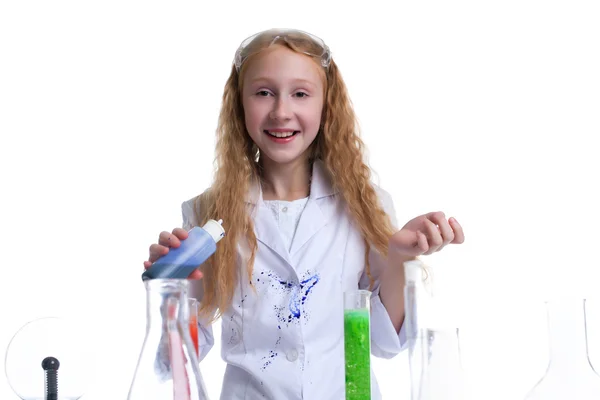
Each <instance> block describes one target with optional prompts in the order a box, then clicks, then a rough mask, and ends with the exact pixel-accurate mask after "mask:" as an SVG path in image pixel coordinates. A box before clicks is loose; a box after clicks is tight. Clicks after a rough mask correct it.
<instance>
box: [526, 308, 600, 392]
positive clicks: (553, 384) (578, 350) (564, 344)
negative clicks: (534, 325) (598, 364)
mask: <svg viewBox="0 0 600 400" xmlns="http://www.w3.org/2000/svg"><path fill="white" fill-rule="evenodd" d="M546 312H547V320H548V335H549V344H550V348H549V352H550V354H549V355H550V360H549V362H548V368H547V369H546V373H545V375H544V376H543V377H542V379H540V380H539V381H538V383H537V384H536V385H535V386H534V387H533V389H532V390H531V391H530V392H529V393H528V394H527V396H526V397H525V399H526V400H558V399H561V400H562V399H577V400H588V399H590V400H591V399H600V377H599V376H598V374H597V373H596V371H595V370H594V368H593V367H592V365H591V364H590V360H589V357H588V339H587V326H586V299H556V300H550V301H547V302H546Z"/></svg>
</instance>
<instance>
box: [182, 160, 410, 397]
mask: <svg viewBox="0 0 600 400" xmlns="http://www.w3.org/2000/svg"><path fill="white" fill-rule="evenodd" d="M375 189H376V190H377V193H378V195H379V198H380V201H381V203H382V205H383V207H384V209H385V211H386V212H387V213H388V215H389V216H390V218H391V220H392V224H393V225H394V227H397V222H396V216H395V211H394V206H393V203H392V200H391V197H390V195H389V194H388V193H387V192H385V191H384V190H382V189H381V188H379V187H377V186H375ZM246 201H247V204H248V207H249V210H250V211H251V212H252V213H253V214H252V215H253V217H254V218H253V220H254V224H255V232H256V237H257V240H258V252H257V254H256V259H255V264H254V272H253V274H252V282H253V285H254V287H255V288H256V293H255V292H254V291H253V288H252V287H251V286H250V285H249V282H248V275H247V272H246V270H245V263H242V261H241V260H245V258H244V257H247V255H248V250H247V248H244V246H242V245H240V246H238V255H239V257H238V265H239V266H240V268H239V271H240V272H239V276H240V279H239V283H238V285H237V287H236V289H235V293H234V296H233V303H232V306H231V307H230V309H229V310H226V311H225V312H224V313H223V316H222V318H221V323H222V349H221V356H222V358H223V360H224V361H225V362H226V363H227V367H226V371H225V376H224V381H223V388H222V392H221V399H227V400H238V399H240V400H241V399H248V400H254V399H273V400H295V399H309V400H341V399H343V398H344V386H345V375H344V374H345V372H344V371H345V369H344V325H343V293H344V291H345V290H355V289H357V288H361V289H368V286H369V280H368V278H367V276H366V273H365V272H364V268H365V265H364V254H365V253H364V251H365V246H364V243H363V239H362V238H361V235H360V232H359V231H358V230H357V229H356V227H355V226H354V225H353V222H352V221H351V219H350V217H349V214H348V213H347V211H346V210H345V203H344V201H343V200H342V199H341V196H340V195H339V194H338V193H335V192H334V190H333V189H332V185H331V181H330V179H329V175H328V174H327V171H326V168H325V167H324V164H323V163H322V162H321V161H316V162H315V163H314V168H313V179H312V186H311V193H310V195H309V200H308V203H307V205H306V208H305V210H304V212H303V214H302V216H301V217H300V221H299V223H298V228H297V231H296V234H295V236H294V239H293V242H292V245H291V250H290V251H288V248H286V246H285V245H284V242H283V239H282V238H281V236H280V234H279V231H278V227H277V224H276V221H275V218H274V216H273V214H272V213H271V211H270V210H269V209H268V208H267V207H266V206H265V205H264V203H263V201H262V193H261V190H260V186H259V185H255V186H254V187H253V188H252V189H251V191H250V193H249V195H248V197H247V199H246ZM200 206H202V205H200ZM182 213H183V221H184V223H183V227H184V228H186V229H191V228H192V227H193V226H195V225H197V222H196V220H195V217H194V214H193V200H188V201H186V202H184V203H183V205H182ZM219 218H223V219H226V218H227V216H226V215H222V216H219ZM241 242H242V241H240V243H241ZM370 264H371V273H372V276H373V277H374V278H375V279H376V281H375V286H374V290H373V293H372V296H371V352H372V354H373V355H374V356H377V357H382V358H391V357H394V356H395V355H396V354H398V353H399V352H400V351H402V350H403V349H404V348H405V347H406V338H405V332H404V327H402V329H401V330H400V333H399V334H397V333H396V330H395V329H394V327H393V325H392V322H391V320H390V318H389V316H388V314H387V311H386V310H385V308H384V306H383V304H382V303H381V300H380V298H379V281H378V278H379V276H380V273H381V271H382V268H385V266H386V261H385V260H384V258H383V257H381V256H380V255H379V254H378V253H377V252H376V250H373V249H372V250H371V254H370ZM398 290H402V288H400V287H399V288H398ZM200 332H201V333H200V340H199V341H200V349H201V350H200V351H201V354H202V358H204V356H206V353H207V352H208V351H209V350H210V348H211V347H212V346H213V344H214V338H213V334H212V328H211V327H210V326H205V325H204V324H200ZM371 377H372V385H371V386H372V398H373V399H374V400H376V399H380V398H381V394H380V391H379V387H378V385H377V381H376V380H375V377H374V375H373V373H371Z"/></svg>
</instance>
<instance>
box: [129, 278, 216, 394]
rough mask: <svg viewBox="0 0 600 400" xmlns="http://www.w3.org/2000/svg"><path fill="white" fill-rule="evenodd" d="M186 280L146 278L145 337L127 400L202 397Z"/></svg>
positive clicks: (203, 390)
mask: <svg viewBox="0 0 600 400" xmlns="http://www.w3.org/2000/svg"><path fill="white" fill-rule="evenodd" d="M188 284H189V283H188V280H187V279H150V280H147V281H145V282H144V285H145V287H146V312H147V314H146V318H147V321H146V337H145V339H144V344H143V346H142V351H141V354H140V357H139V360H138V364H137V367H136V370H135V374H134V377H133V381H132V383H131V388H130V389H129V395H128V396H127V399H128V400H148V399H161V400H166V399H173V400H206V399H208V395H207V392H206V388H205V386H204V382H203V380H202V375H201V374H200V366H199V363H198V357H197V355H196V351H195V349H194V344H193V342H192V337H191V336H190V327H189V303H188V297H187V290H188Z"/></svg>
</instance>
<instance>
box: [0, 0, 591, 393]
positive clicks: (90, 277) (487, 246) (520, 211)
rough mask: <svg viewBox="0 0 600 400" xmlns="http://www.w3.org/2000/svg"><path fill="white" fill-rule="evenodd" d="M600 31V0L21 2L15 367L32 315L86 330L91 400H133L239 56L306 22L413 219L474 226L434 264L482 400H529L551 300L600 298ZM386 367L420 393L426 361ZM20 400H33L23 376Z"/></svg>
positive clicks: (9, 90) (0, 69)
mask: <svg viewBox="0 0 600 400" xmlns="http://www.w3.org/2000/svg"><path fill="white" fill-rule="evenodd" d="M342 4H344V6H342ZM598 21H600V12H599V9H598V6H597V5H596V2H595V1H588V2H584V1H566V0H565V1H512V0H508V1H496V2H492V1H466V0H460V1H459V0H457V1H453V2H441V1H439V2H431V1H430V2H402V3H397V2H394V3H392V2H390V3H385V2H381V1H373V0H372V1H368V2H360V3H358V2H357V3H353V4H352V5H350V4H348V2H344V3H339V4H335V5H334V4H333V2H325V1H302V2H283V1H254V2H251V1H236V2H231V1H227V2H218V3H215V4H212V5H207V4H206V2H200V1H195V2H191V1H177V2H175V1H171V2H167V1H162V2H159V1H144V2H142V1H137V2H136V1H131V0H119V1H110V0H105V1H101V2H100V1H96V2H92V1H70V2H69V1H63V0H55V1H17V0H14V1H10V0H8V1H7V0H3V1H2V2H0V135H1V138H2V140H1V146H0V171H1V172H0V177H1V181H0V187H1V190H2V195H1V197H0V199H1V200H0V201H1V207H0V227H1V229H0V243H1V244H2V261H1V265H0V267H1V269H0V271H2V279H1V281H2V289H1V290H0V304H1V307H2V308H1V314H0V315H1V321H2V322H1V323H0V348H1V349H2V350H1V353H0V354H4V351H5V349H6V346H7V345H8V343H9V341H10V339H11V337H12V335H13V334H14V333H15V332H16V331H17V330H18V329H19V328H20V327H21V326H22V325H23V324H25V323H26V322H27V321H30V320H32V319H35V318H39V317H43V316H49V315H58V316H72V317H75V318H77V321H80V322H81V324H82V326H83V327H86V328H89V329H90V330H91V332H90V333H89V334H88V335H87V336H86V337H85V341H84V343H85V345H86V346H89V348H90V349H93V350H94V351H95V352H96V354H97V357H96V358H95V359H94V364H95V365H96V369H97V370H99V371H100V372H101V374H99V375H97V376H96V378H95V382H94V384H93V385H92V386H91V387H90V388H89V389H88V391H87V394H86V396H85V397H84V399H89V400H95V399H106V398H110V399H124V398H126V396H127V391H128V388H129V384H130V381H131V377H132V375H133V371H134V368H135V362H136V360H137V356H138V354H139V350H140V348H141V344H142V340H143V337H144V329H145V297H144V296H145V295H144V289H143V285H142V283H141V280H140V274H141V272H142V270H143V266H142V261H143V260H144V259H146V257H147V250H148V247H149V245H150V244H151V243H153V242H154V241H155V240H156V239H157V236H158V234H159V233H160V231H162V230H171V229H172V228H173V227H175V226H180V224H181V211H180V204H181V202H182V201H184V200H187V199H189V198H191V197H193V196H195V195H196V194H198V193H199V192H201V191H202V190H204V189H205V188H206V187H207V186H208V185H209V184H210V180H211V173H212V157H213V145H214V131H215V127H216V122H217V115H218V111H219V107H220V103H221V95H222V90H223V86H224V83H225V80H226V78H227V76H228V74H229V71H230V66H231V61H232V59H233V54H234V52H235V50H236V48H237V46H238V45H239V43H240V42H241V41H242V40H243V39H244V38H246V37H247V36H249V35H251V34H253V33H255V32H256V31H259V30H263V29H267V28H271V27H294V28H299V29H303V30H307V31H310V32H312V33H314V34H316V35H317V36H320V37H322V38H323V39H324V40H325V41H326V42H327V44H328V45H329V46H330V47H331V49H332V51H333V53H334V58H335V60H336V62H337V63H338V64H339V66H340V68H341V71H342V73H343V76H344V78H345V80H346V83H347V85H348V87H349V90H350V94H351V97H352V99H353V102H354V105H355V108H356V111H357V113H358V116H359V118H360V123H361V126H362V130H363V138H364V140H365V141H366V143H367V145H368V148H369V161H370V164H371V166H372V167H373V168H374V170H375V172H376V173H377V177H378V182H379V183H380V184H381V185H382V186H383V187H384V188H385V189H386V190H388V191H389V192H390V193H391V194H392V195H393V198H394V200H395V205H396V209H397V212H398V219H399V221H407V220H408V219H410V218H412V217H415V216H417V215H419V214H422V213H425V212H429V211H434V210H442V211H444V212H446V213H447V214H448V216H450V215H452V216H455V217H457V218H458V220H459V222H461V223H462V225H463V227H464V229H465V233H466V242H465V244H464V245H462V246H454V247H450V248H447V249H445V250H444V251H443V252H442V253H440V254H438V255H435V256H431V257H429V258H428V262H429V263H430V264H431V265H432V266H433V267H434V268H435V270H436V279H437V280H436V295H437V296H439V297H440V298H442V299H444V304H446V305H447V306H448V309H449V310H451V311H452V312H453V314H454V316H455V317H456V321H458V322H460V324H461V326H462V327H464V332H465V335H464V338H463V339H464V343H462V346H463V356H464V360H463V361H464V364H465V370H466V371H467V373H468V375H469V378H470V381H471V383H472V386H471V389H472V391H473V393H475V394H476V398H485V399H488V400H492V399H504V400H506V399H520V398H522V397H523V395H524V394H525V393H526V391H527V389H528V388H530V387H531V386H533V384H535V382H536V381H537V379H538V378H539V376H541V374H543V372H544V368H545V365H546V360H545V359H544V357H546V354H545V350H546V347H545V345H544V340H545V337H544V335H545V334H546V328H545V325H544V314H543V299H544V298H545V297H546V296H547V295H549V294H563V293H571V294H575V295H577V296H581V297H583V296H586V295H588V294H590V293H593V292H594V291H597V290H598V286H599V285H598V280H597V278H598V273H597V269H598V268H599V267H600V262H599V261H598V256H597V249H598V238H599V236H598V230H599V226H600V213H599V212H598V204H599V203H600V196H599V195H598V190H597V186H598V183H597V182H598V177H597V176H598V171H600V162H599V161H598V155H597V145H596V143H597V140H596V139H597V136H598V134H599V132H600V95H599V93H600V73H598V71H600V50H599V49H600V24H598ZM599 310H600V309H599ZM596 314H597V313H596ZM596 314H594V315H596ZM599 317H600V315H599ZM217 335H218V331H217ZM598 338H600V335H596V336H595V337H594V338H591V340H592V341H593V343H596V342H598V343H599V344H600V339H598ZM218 345H219V343H217V348H216V350H215V351H213V352H212V353H211V354H210V356H209V357H208V358H207V359H206V361H205V362H203V368H204V369H203V371H204V376H205V379H206V381H207V383H208V385H209V387H210V390H211V391H212V393H218V389H219V385H220V380H221V374H222V371H223V368H224V366H223V363H222V361H221V360H220V354H219V350H218ZM592 345H593V344H592ZM598 354H599V355H600V353H598ZM592 361H595V362H596V365H598V366H599V367H600V357H599V356H595V355H593V354H592ZM374 362H375V366H376V368H377V374H378V377H379V380H380V384H381V386H382V390H383V393H384V398H386V399H407V397H406V396H407V393H408V386H407V385H408V371H407V366H406V363H407V359H406V354H402V355H401V356H399V357H397V358H396V359H394V360H393V361H380V360H375V361H374ZM0 369H1V370H2V371H4V365H3V363H2V366H0ZM65 379H66V378H65ZM0 398H2V399H17V397H15V395H14V394H13V392H12V390H11V389H10V387H9V385H8V382H7V380H6V379H5V376H4V374H3V373H2V374H0ZM213 398H217V395H216V394H214V395H213Z"/></svg>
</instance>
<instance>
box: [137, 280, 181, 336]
mask: <svg viewBox="0 0 600 400" xmlns="http://www.w3.org/2000/svg"><path fill="white" fill-rule="evenodd" d="M145 285H146V328H147V330H150V329H160V330H162V329H166V330H173V329H176V327H177V324H185V323H187V321H188V320H189V309H188V306H187V291H188V282H187V280H185V279H151V280H148V281H146V282H145Z"/></svg>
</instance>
